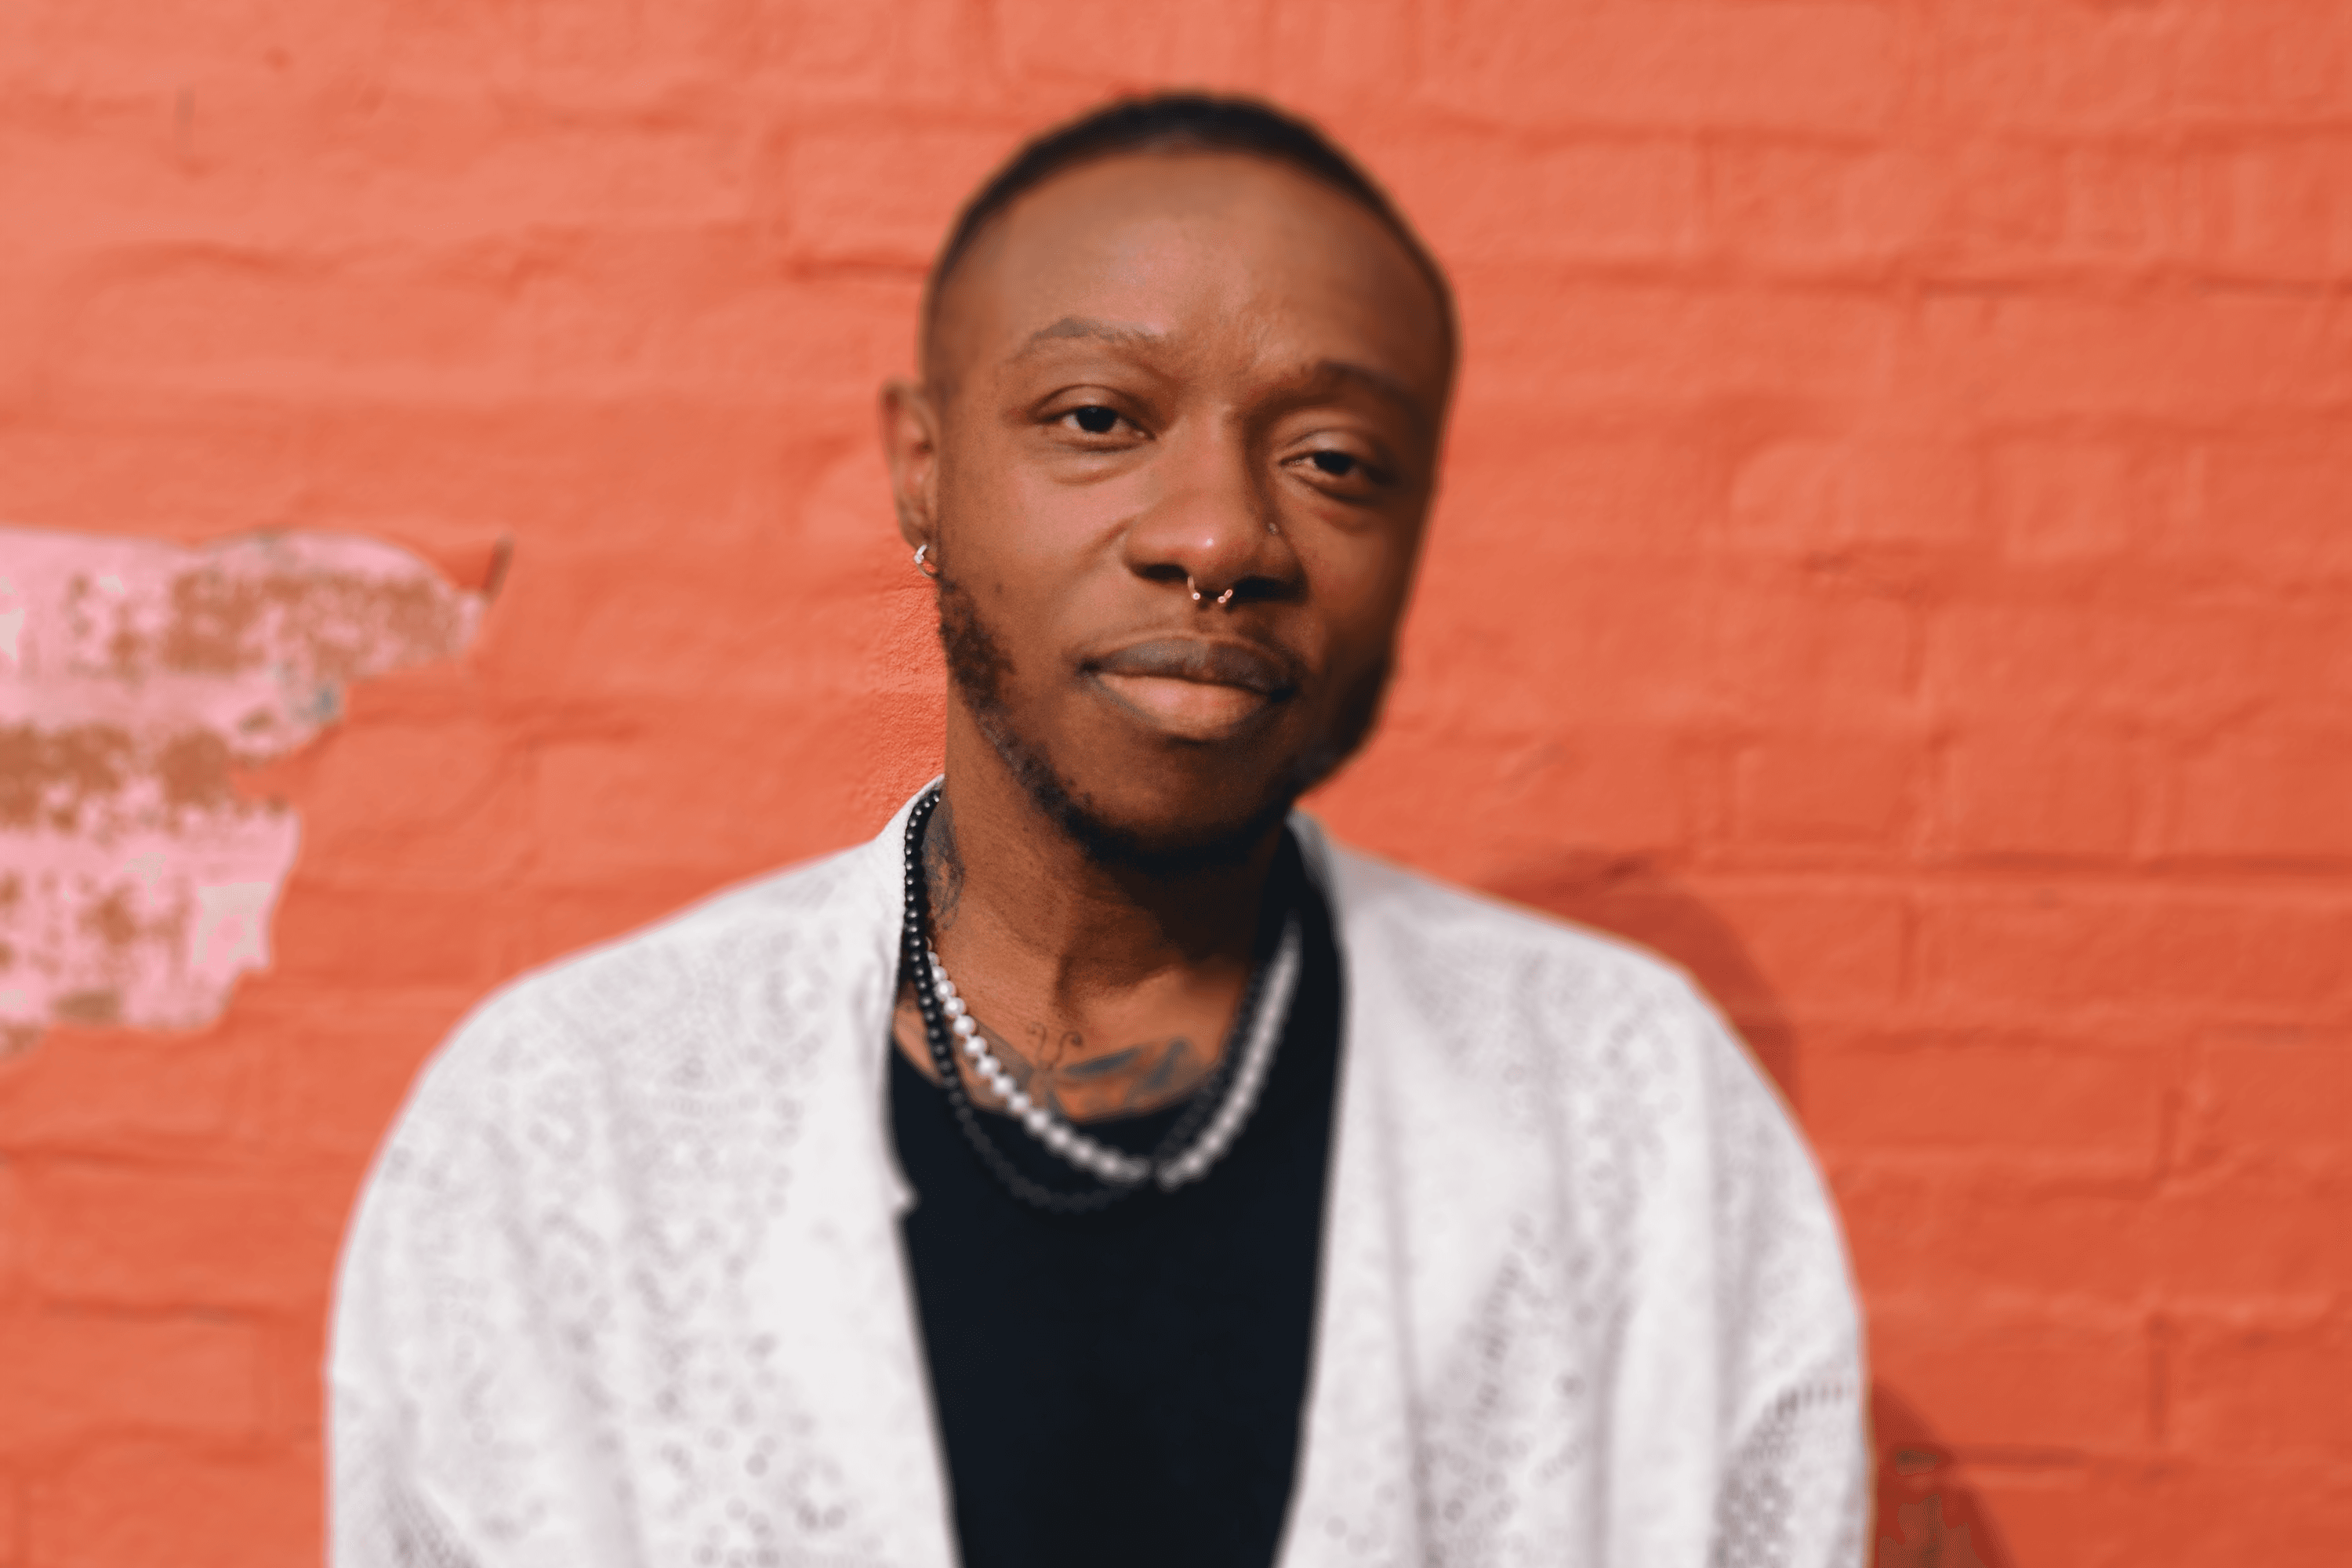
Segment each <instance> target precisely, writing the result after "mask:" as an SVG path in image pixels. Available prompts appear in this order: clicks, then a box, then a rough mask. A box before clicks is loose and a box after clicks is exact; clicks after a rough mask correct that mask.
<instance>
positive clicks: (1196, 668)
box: [1079, 635, 1301, 698]
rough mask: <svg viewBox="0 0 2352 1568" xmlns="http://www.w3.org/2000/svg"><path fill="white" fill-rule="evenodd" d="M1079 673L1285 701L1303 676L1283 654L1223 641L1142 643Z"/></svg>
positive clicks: (1093, 660) (1167, 638)
mask: <svg viewBox="0 0 2352 1568" xmlns="http://www.w3.org/2000/svg"><path fill="white" fill-rule="evenodd" d="M1079 668H1082V669H1087V670H1091V671H1097V672H1100V673H1102V674H1105V675H1141V676H1157V677H1160V679H1168V680H1191V681H1196V682H1198V683H1200V684H1202V685H1204V686H1235V687H1239V688H1241V689H1243V690H1244V691H1254V692H1255V693H1257V695H1259V696H1260V697H1276V698H1280V697H1287V696H1289V695H1290V694H1291V693H1292V692H1294V691H1296V690H1297V689H1298V684H1299V678H1300V674H1301V671H1300V669H1299V668H1298V660H1297V658H1296V657H1295V656H1294V655H1292V654H1291V653H1290V652H1289V651H1288V650H1287V649H1284V648H1277V647H1267V646H1266V645H1265V644H1261V643H1248V642H1237V641H1233V640H1230V639H1227V638H1223V637H1194V636H1171V635H1162V636H1160V637H1145V638H1143V639H1142V640H1140V641H1138V642H1131V643H1129V644H1127V645H1126V646H1125V647H1117V648H1113V649H1112V650H1111V651H1110V652H1108V653H1105V654H1098V655H1095V656H1092V657H1090V658H1086V659H1083V660H1081V661H1080V665H1079Z"/></svg>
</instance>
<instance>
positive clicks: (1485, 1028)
mask: <svg viewBox="0 0 2352 1568" xmlns="http://www.w3.org/2000/svg"><path fill="white" fill-rule="evenodd" d="M1321 853H1322V855H1323V858H1324V863H1325V865H1326V866H1327V868H1328V885H1329V886H1330V888H1331V889H1332V901H1333V905H1334V909H1335V911H1336V912H1337V915H1338V918H1339V922H1340V925H1341V928H1342V930H1343V931H1344V932H1345V940H1346V942H1347V943H1348V947H1349V961H1350V963H1355V964H1360V965H1369V966H1374V967H1376V968H1377V970H1378V971H1379V973H1380V977H1381V983H1382V985H1383V988H1384V989H1387V990H1389V991H1390V992H1391V999H1392V1000H1393V1001H1395V1002H1398V1003H1401V1004H1402V1005H1405V1006H1406V1007H1407V1008H1409V1009H1410V1011H1411V1012H1412V1015H1413V1016H1414V1017H1415V1019H1416V1021H1417V1022H1418V1023H1419V1024H1420V1025H1421V1026H1422V1027H1423V1029H1424V1030H1432V1029H1433V1030H1435V1031H1436V1032H1437V1033H1438V1034H1440V1035H1442V1036H1445V1037H1454V1036H1469V1035H1478V1034H1484V1035H1488V1036H1491V1037H1494V1038H1495V1039H1496V1041H1497V1042H1498V1043H1499V1042H1505V1041H1519V1042H1525V1043H1527V1044H1528V1046H1529V1047H1532V1048H1535V1049H1538V1050H1542V1051H1556V1050H1557V1049H1558V1048H1559V1047H1561V1046H1563V1045H1570V1044H1575V1043H1577V1042H1579V1041H1582V1040H1586V1039H1597V1038H1600V1037H1604V1036H1608V1035H1612V1034H1614V1035H1617V1036H1620V1037H1622V1035H1623V1034H1624V1033H1625V1032H1626V1031H1629V1030H1631V1031H1635V1032H1639V1033H1641V1034H1643V1035H1644V1036H1645V1037H1651V1038H1654V1040H1656V1041H1657V1042H1658V1043H1659V1044H1661V1045H1662V1046H1664V1045H1668V1044H1671V1043H1672V1042H1675V1041H1680V1042H1683V1043H1684V1044H1685V1045H1696V1044H1698V1043H1700V1042H1702V1041H1706V1040H1712V1039H1714V1038H1717V1037H1722V1038H1725V1039H1728V1038H1729V1037H1728V1034H1727V1029H1726V1028H1725V1026H1724V1025H1723V1023H1722V1020H1721V1018H1720V1016H1718V1015H1717V1012H1716V1010H1715V1008H1714V1006H1713V1005H1711V1004H1710V1003H1709V1002H1708V1000H1707V999H1706V996H1705V994H1703V993H1702V992H1701V991H1700V990H1699V988H1698V986H1697V985H1696V984H1694V983H1693V981H1692V980H1691V978H1690V976H1689V975H1687V974H1686V973H1684V972H1683V971H1682V970H1681V969H1680V968H1678V967H1676V966H1675V965H1674V964H1673V963H1668V962H1667V961H1666V960H1664V959H1663V958H1661V957H1659V956H1658V955H1657V954H1656V953H1654V952H1650V951H1649V950H1648V949H1646V948H1643V947H1641V946H1639V945H1637V944H1636V943H1633V942H1627V941H1624V940H1623V939H1622V938H1619V937H1615V936H1612V935H1610V934H1608V933H1607V932H1604V931H1595V930H1593V929H1591V928H1590V927H1586V926H1580V925H1577V924H1574V923H1572V922H1570V921H1564V920H1560V919H1559V918H1557V917H1555V916H1552V915H1549V914H1545V913H1542V912H1540V911H1538V910H1530V909H1526V908H1523V907H1521V906H1519V905H1516V904H1512V903H1507V902H1506V901H1504V900H1500V899H1496V898H1492V897H1489V896H1487V895H1486V894H1483V893H1478V892H1475V891H1473V890H1471V889H1466V888H1462V887H1457V886H1454V885H1453V884H1451V883H1447V882H1444V881H1441V880H1439V879H1436V878H1433V877H1430V876H1426V875H1424V874H1423V873H1420V872H1417V871H1412V870H1410V869H1407V868H1403V867H1400V866H1396V865H1393V864H1391V863H1390V862H1387V861H1384V860H1381V859H1379V858H1374V857H1372V856H1370V855H1366V854H1363V853H1361V852H1359V851H1356V850H1352V849H1348V848H1344V847H1338V846H1328V845H1327V846H1326V847H1324V848H1323V849H1322V851H1321ZM1596 1031H1597V1032H1596Z"/></svg>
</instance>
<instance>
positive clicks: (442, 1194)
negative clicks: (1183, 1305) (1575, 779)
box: [328, 809, 1868, 1568]
mask: <svg viewBox="0 0 2352 1568" xmlns="http://www.w3.org/2000/svg"><path fill="white" fill-rule="evenodd" d="M905 819H906V813H905V811H904V810H903V809H902V810H901V811H900V813H899V815H898V817H897V818H896V819H894V820H893V821H892V823H891V825H890V826H889V827H888V828H887V829H886V830H885V831H884V832H883V834H882V835H881V836H880V837H878V838H877V839H875V840H873V841H872V842H871V843H868V844H866V845H863V846H860V847H857V848H855V849H852V850H849V851H847V852H845V853H844V854H841V855H837V856H835V857H834V858H830V859H826V860H823V861H820V862H817V863H815V864H813V865H810V866H807V867H804V868H798V869H794V870H791V871H786V872H784V873H782V874H781V875H778V876H774V877H772V878H770V879H766V880H764V881H761V882H757V883H754V884H752V885H751V886H749V887H746V888H743V889H739V890H737V891H734V892H731V893H729V894H726V895H723V896H721V897H719V898H717V899H715V900H712V901H710V902H708V903H706V904H703V905H701V906H700V907H698V908H696V909H694V910H689V911H688V912H687V913H685V914H683V915H681V916H678V917H677V918H676V919H673V920H671V921H667V923H664V924H661V925H658V926H656V927H654V928H653V929H651V930H650V931H645V932H643V933H640V934H638V935H635V936H632V937H629V938H627V939H625V940H624V941H621V942H615V943H613V944H611V945H609V946H606V947H603V948H600V949H597V950H595V951H593V952H588V953H586V954H584V955H582V956H580V957H577V958H574V959H572V960H569V961H567V962H565V963H561V964H558V965H556V966H555V967H553V968H551V969H548V970H545V971H542V972H541V973H537V974H535V975H532V976H530V977H529V978H526V979H524V980H522V981H521V982H520V983H519V984H515V985H513V986H510V987H509V988H508V989H507V990H505V991H504V992H503V993H501V994H499V995H498V996H497V997H495V998H493V999H492V1000H491V1001H490V1002H488V1004H487V1005H484V1006H483V1007H482V1008H481V1009H480V1010H479V1011H478V1013H477V1014H476V1015H475V1016H473V1017H472V1018H471V1019H470V1020H468V1021H467V1023H466V1024H465V1025H464V1026H462V1027H461V1028H459V1029H458V1030H457V1033H456V1035H455V1036H454V1037H452V1038H451V1040H450V1041H449V1043H448V1044H447V1045H446V1047H443V1049H442V1050H441V1052H440V1054H439V1055H438V1056H437V1057H436V1058H435V1060H434V1061H433V1063H432V1065H431V1066H430V1067H429V1068H427V1069H426V1071H425V1074H424V1076H423V1078H422V1079H421V1080H420V1081H419V1083H418V1085H417V1087H416V1089H415V1093H414V1095H413V1096H412V1098H411V1100H410V1101H409V1104H408V1106H407V1108H406V1110H404V1112H403V1114H402V1116H401V1118H400V1121H399V1123H398V1125H397V1126H396V1128H395V1129H394V1131H393V1133H392V1135H391V1137H390V1139H389V1140H388V1142H386V1144H385V1146H384V1148H383V1152H382V1153H381V1155H380V1156H379V1158H378V1161H377V1163H376V1166H375V1170H374V1173H373V1176H372V1178H371V1179H370V1181H369V1184H368V1186H367V1190H366V1192H365V1194H363V1196H362V1199H361V1202H360V1205H359V1209H358V1214H357V1216H356V1218H355V1220H354V1222H353V1226H352V1233H351V1236H350V1237H349V1240H348V1242H347V1245H346V1247H345V1251H344V1256H343V1260H342V1268H341V1279H340V1282H339V1287H338V1292H337V1300H336V1304H335V1321H334V1335H333V1346H332V1350H331V1354H330V1358H329V1368H328V1371H329V1386H330V1393H331V1405H332V1412H331V1449H332V1455H331V1521H332V1522H331V1533H332V1542H333V1546H332V1550H333V1562H334V1563H336V1564H338V1565H339V1568H394V1565H396V1564H397V1565H404V1568H448V1565H467V1568H524V1565H526V1564H528V1565H531V1568H624V1565H632V1568H634V1565H645V1568H654V1565H664V1568H667V1565H672V1564H675V1565H677V1568H766V1565H777V1568H817V1565H824V1568H850V1565H853V1564H856V1565H866V1564H873V1565H877V1568H878V1565H882V1564H890V1565H893V1568H949V1565H950V1564H952V1563H954V1561H955V1549H954V1536H953V1526H952V1521H951V1519H950V1510H949V1506H948V1502H947V1491H946V1486H945V1480H944V1476H943V1472H942V1460H941V1456H940V1449H939V1446H938V1442H937V1440H936V1437H935V1436H934V1431H933V1426H932V1422H931V1415H930V1408H929V1387H928V1379H927V1376H926V1373H925V1370H924V1361H923V1352H922V1346H921V1342H920V1339H919V1329H918V1327H917V1322H916V1318H915V1315H914V1311H913V1309H912V1304H911V1298H910V1291H909V1287H908V1275H907V1268H906V1263H905V1259H904V1257H903V1255H902V1254H901V1252H900V1249H899V1245H898V1215H899V1214H900V1213H901V1211H902V1210H903V1208H904V1207H905V1205H907V1204H908V1202H909V1201H911V1194H910V1193H909V1190H908V1187H907V1185H906V1184H905V1182H904V1180H903V1178H902V1177H901V1176H900V1175H899V1174H898V1170H897V1167H896V1164H895V1162H894V1159H893V1155H892V1152H891V1147H890V1141H889V1131H888V1125H887V1120H886V1116H887V1112H886V1102H885V1090H884V1085H885V1083H886V1079H885V1077H884V1068H885V1067H886V1065H887V1055H886V1052H887V1045H886V1037H887V1028H888V1018H889V1014H890V1008H891V1002H892V991H893V986H894V976H895V972H896V963H897V956H898V949H897V937H898V921H899V914H900V909H899V902H898V899H899V893H898V883H899V848H898V844H899V836H900V834H901V832H902V830H903V827H904V824H905ZM1297 826H1298V828H1299V831H1300V834H1301V837H1302V840H1303V842H1305V843H1306V844H1307V846H1308V858H1309V863H1310V864H1311V865H1312V866H1313V867H1314V868H1315V869H1316V873H1317V875H1318V877H1319V878H1320V879H1321V880H1322V882H1323V885H1324V886H1325V887H1326V889H1328V892H1329V894H1330V896H1331V900H1332V904H1333V908H1334V910H1335V912H1336V915H1337V920H1338V933H1339V944H1340V950H1341V952H1342V954H1343V958H1344V967H1345V972H1346V977H1347V979H1346V984H1347V994H1346V1012H1345V1018H1346V1037H1345V1043H1344V1049H1343V1054H1342V1058H1341V1069H1340V1087H1339V1104H1338V1109H1337V1125H1336V1129H1335V1138H1334V1144H1333V1151H1334V1152H1333V1161H1334V1165H1333V1174H1332V1179H1331V1185H1330V1189H1329V1198H1328V1205H1329V1206H1328V1215H1327V1217H1326V1222H1325V1228H1324V1235H1323V1240H1322V1246H1323V1258H1322V1276H1321V1295H1320V1299H1319V1301H1318V1321H1317V1331H1316V1336H1315V1350H1314V1363H1313V1372H1312V1376H1311V1381H1310V1384H1309V1393H1308V1396H1307V1410H1306V1418H1305V1421H1304V1424H1303V1427H1302V1439H1301V1441H1302V1448H1301V1452H1300V1458H1299V1467H1298V1470H1297V1482H1296V1486H1295V1489H1294V1491H1293V1495H1292V1500H1291V1505H1290V1514H1289V1519H1288V1521H1287V1525H1286V1532H1285V1535H1284V1540H1283V1546H1282V1552H1281V1558H1280V1561H1281V1563H1282V1564H1283V1565H1284V1568H1323V1565H1330V1568H1338V1565H1340V1564H1355V1565H1363V1564H1382V1565H1395V1568H1404V1565H1407V1564H1424V1563H1426V1564H1461V1565H1465V1568H1469V1565H1486V1564H1496V1565H1499V1564H1507V1563H1509V1564H1519V1563H1527V1564H1535V1563H1541V1564H1548V1565H1554V1568H1587V1565H1591V1568H1699V1565H1701V1564H1723V1565H1737V1568H1749V1565H1774V1568H1778V1565H1784V1564H1785V1565H1790V1568H1816V1565H1819V1568H1829V1565H1832V1564H1835V1565H1839V1568H1849V1565H1853V1564H1858V1563H1860V1562H1861V1560H1862V1536H1863V1532H1864V1520H1865V1516H1866V1511H1867V1510H1866V1494H1867V1474H1868V1466H1867V1460H1866V1448H1865V1440H1864V1423H1863V1417H1862V1414H1861V1366H1860V1334H1859V1325H1858V1321H1857V1317H1856V1312H1855V1307H1854V1300H1853V1291H1852V1288H1851V1285H1850V1282H1849V1279H1848V1273H1847V1268H1846V1263H1845V1258H1844V1255H1843V1247H1842V1244H1841V1241H1840V1238H1839V1234H1838V1228H1837V1222H1836V1219H1835V1216H1834V1215H1833V1213H1832V1209H1831V1206H1830V1204H1829V1202H1828V1200H1827V1198H1826V1197H1825V1195H1824V1194H1823V1191H1822V1184H1821V1182H1820V1180H1819V1178H1818V1176H1817V1174H1816V1173H1815V1171H1814V1168H1813V1166H1812V1163H1811V1160H1810V1159H1809V1157H1808V1155H1807V1153H1806V1151H1805V1149H1804V1146H1803V1144H1802V1143H1801V1142H1800V1140H1799V1138H1798V1135H1797V1133H1796V1131H1795V1130H1794V1128H1793V1127H1792V1126H1791V1124H1790V1119H1789V1117H1788V1115H1787V1114H1786V1112H1785V1111H1784V1110H1782V1108H1781V1106H1780V1102H1779V1100H1777V1099H1776V1098H1775V1097H1774V1095H1773V1093H1772V1091H1771V1090H1770V1089H1769V1088H1768V1087H1767V1086H1766V1084H1765V1082H1764V1081H1763V1079H1761V1078H1760V1077H1759V1074H1758V1072H1757V1070H1756V1068H1755V1067H1754V1066H1753V1065H1752V1064H1751V1062H1750V1061H1749V1059H1748V1056H1747V1054H1746V1053H1745V1052H1744V1051H1743V1050H1742V1049H1741V1048H1740V1047H1739V1046H1738V1044H1737V1043H1736V1042H1735V1041H1734V1040H1733V1039H1732V1038H1731V1037H1730V1036H1729V1034H1728V1033H1727V1031H1726V1029H1725V1028H1724V1026H1722V1024H1721V1023H1720V1022H1719V1021H1718V1020H1717V1016H1716V1015H1715V1014H1714V1013H1713V1012H1712V1011H1711V1010H1710V1009H1709V1008H1708V1006H1707V1005H1706V1004H1705V1003H1704V1002H1703V1001H1702V1000H1700V999H1699V997H1698V996H1697V995H1696V994H1695V993H1694V992H1693V990H1692V989H1691V987H1690V986H1689V985H1688V984H1686V983H1685V981H1684V980H1683V979H1682V978H1681V976H1680V975H1679V974H1678V973H1675V972H1674V971H1673V970H1670V969H1668V968H1666V967H1664V965H1662V964H1660V963H1657V962H1656V961H1655V960H1654V959H1651V958H1649V957H1647V956H1645V955H1643V954H1642V953H1640V952H1635V951H1633V950H1631V949H1629V948H1626V947H1624V946H1622V945H1621V944H1619V943H1617V942H1612V941H1610V940H1607V939H1605V938H1601V937H1599V936H1595V935H1593V934H1591V933H1589V932H1586V931H1579V930H1576V929H1574V928H1571V927H1570V926H1566V925H1562V924H1559V923H1557V922H1554V921H1548V920H1545V919H1542V918H1540V917H1537V916H1534V915H1530V914H1528V913H1525V912H1522V911H1519V910H1513V909H1509V908H1506V907H1504V906H1502V905H1499V904H1496V903H1492V902H1488V901H1486V900H1480V899H1477V898H1475V897H1472V896H1470V895H1467V894H1465V893H1462V892H1459V891H1455V890H1453V889H1448V888H1445V887H1443V886H1440V885H1437V884H1435V883H1433V882H1431V881H1429V880H1426V879H1423V878H1420V877H1416V876H1412V875H1410V874H1408V873H1406V872H1403V871H1401V870H1398V869H1395V868H1391V867H1388V866H1385V865H1382V864H1380V863H1377V862H1375V861H1372V860H1370V859H1366V858H1361V857H1359V856H1356V855H1353V854H1350V853H1348V852H1346V851H1342V850H1337V849H1334V848H1332V847H1329V846H1328V845H1327V844H1326V842H1325V841H1324V840H1323V838H1322V837H1321V836H1320V834H1319V833H1318V831H1317V830H1316V829H1315V828H1314V826H1312V825H1311V824H1310V823H1308V822H1307V821H1306V820H1305V819H1304V818H1300V819H1298V820H1297ZM1105 1547H1106V1550H1105V1561H1106V1562H1107V1563H1108V1562H1114V1561H1116V1558H1117V1555H1118V1553H1117V1549H1116V1543H1115V1542H1106V1543H1105ZM1202 1568H1217V1565H1213V1564H1203V1565H1202Z"/></svg>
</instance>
